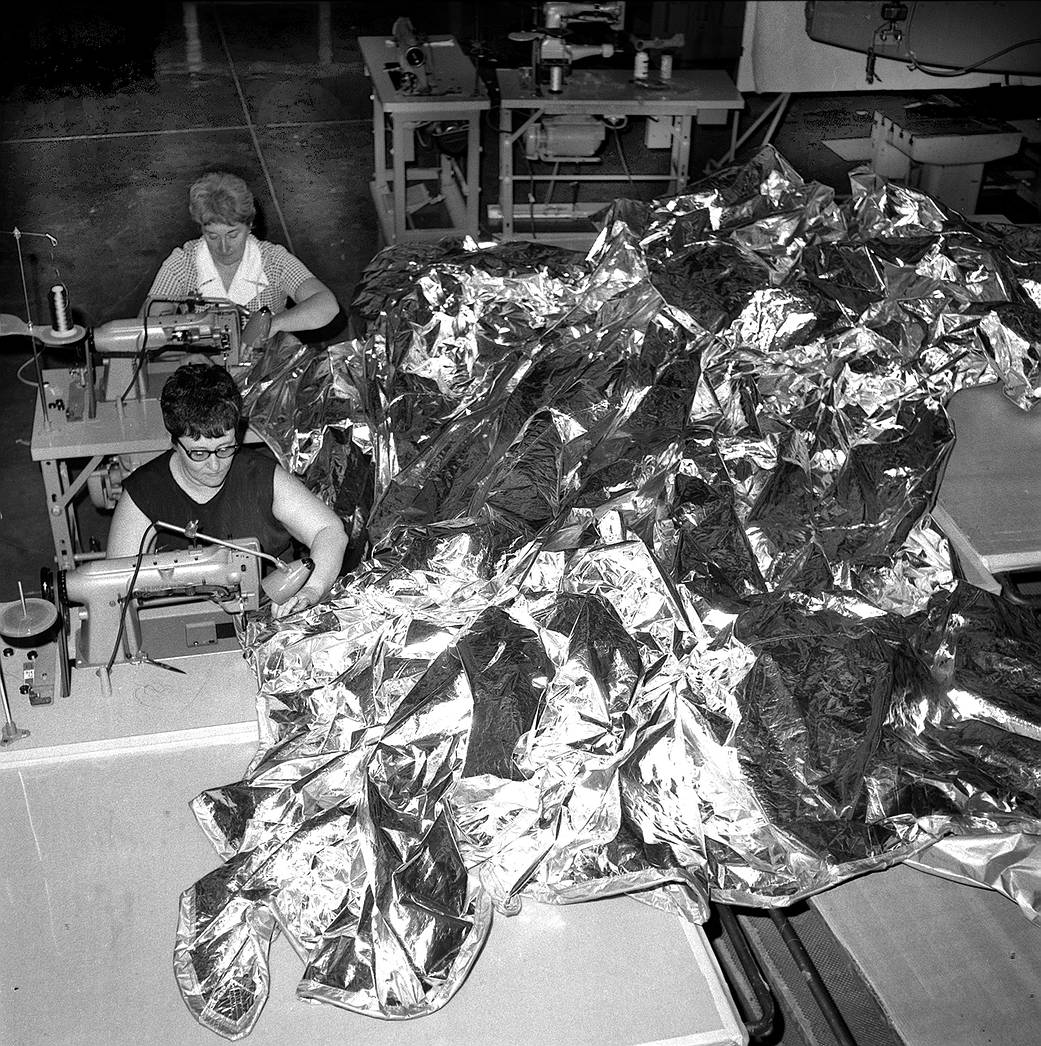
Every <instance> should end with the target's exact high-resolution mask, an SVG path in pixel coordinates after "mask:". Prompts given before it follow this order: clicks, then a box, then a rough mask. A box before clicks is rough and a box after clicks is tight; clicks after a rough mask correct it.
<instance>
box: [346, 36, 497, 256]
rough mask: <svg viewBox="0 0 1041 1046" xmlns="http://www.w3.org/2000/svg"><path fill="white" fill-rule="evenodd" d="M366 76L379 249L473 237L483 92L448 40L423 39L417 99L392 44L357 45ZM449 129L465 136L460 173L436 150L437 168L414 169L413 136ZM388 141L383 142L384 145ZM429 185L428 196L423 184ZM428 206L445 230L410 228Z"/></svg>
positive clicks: (362, 41) (367, 41) (376, 39)
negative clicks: (438, 213)
mask: <svg viewBox="0 0 1041 1046" xmlns="http://www.w3.org/2000/svg"><path fill="white" fill-rule="evenodd" d="M358 46H359V47H360V48H361V54H362V60H363V61H364V63H365V69H366V72H367V73H368V74H369V77H370V79H371V80H372V134H373V146H374V151H375V157H376V163H375V174H374V177H373V180H372V182H371V183H370V186H369V187H370V190H371V192H372V200H373V203H374V204H375V206H376V215H377V217H378V218H379V224H380V232H381V233H382V238H383V243H384V244H390V243H401V242H405V241H410V240H439V239H441V238H442V237H444V236H447V235H452V234H456V235H461V234H462V233H469V234H470V235H472V236H476V235H477V234H478V225H479V219H480V211H479V204H478V200H479V194H480V178H481V175H480V160H481V139H480V135H481V114H482V113H483V112H485V111H486V110H487V109H488V108H489V106H490V102H489V101H488V95H487V92H486V91H485V89H484V84H483V83H482V82H481V79H480V77H479V76H478V75H477V70H476V69H475V68H474V66H473V64H472V63H471V62H470V60H469V59H468V58H467V57H466V55H465V54H463V51H462V49H461V48H460V47H459V44H458V43H456V41H455V39H454V38H453V37H451V36H430V37H427V38H426V39H425V41H424V43H423V49H424V52H425V54H426V65H425V74H424V75H425V76H426V78H427V80H428V84H427V87H426V89H424V90H423V91H422V92H420V91H419V90H417V89H416V88H415V87H414V86H410V84H411V83H412V81H411V80H410V79H409V78H408V76H407V66H406V67H405V68H404V70H403V68H402V65H401V55H400V53H399V49H398V46H397V45H396V44H395V42H394V40H393V39H390V38H385V37H382V36H361V37H359V38H358ZM445 124H452V125H456V126H457V127H458V125H463V126H465V128H466V144H465V153H466V159H465V162H466V167H465V171H464V169H463V168H462V167H461V166H460V164H459V163H458V162H457V160H456V159H455V158H454V157H453V156H451V155H449V154H448V153H447V152H446V151H444V150H441V151H440V156H439V161H438V164H437V166H436V167H419V166H416V163H415V160H416V141H415V138H416V131H417V130H418V129H420V128H424V127H436V126H438V125H441V126H442V127H443V125H445ZM388 139H389V141H388ZM430 182H435V183H436V186H437V193H436V195H435V196H431V195H430V193H429V191H428V189H427V187H426V186H427V183H430ZM435 202H438V203H441V204H443V206H444V208H445V209H446V210H447V212H448V215H449V220H450V224H449V225H447V226H445V225H441V226H438V227H428V226H425V225H424V226H417V225H416V224H414V223H413V222H412V220H411V215H412V214H413V213H414V212H416V211H418V210H421V209H423V208H424V207H426V206H429V205H431V204H433V203H435Z"/></svg>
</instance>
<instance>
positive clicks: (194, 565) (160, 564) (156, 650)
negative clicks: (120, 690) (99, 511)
mask: <svg viewBox="0 0 1041 1046" xmlns="http://www.w3.org/2000/svg"><path fill="white" fill-rule="evenodd" d="M235 544H237V545H239V546H241V547H242V548H243V549H252V550H253V551H259V545H258V543H257V542H256V540H255V539H253V538H245V539H240V540H238V541H236V542H235ZM259 594H260V570H259V560H258V559H257V558H256V556H254V555H252V554H250V553H249V552H246V551H242V552H240V551H238V550H236V549H229V548H224V547H222V546H219V545H211V546H207V547H204V548H190V549H184V550H179V551H176V552H159V553H149V554H146V555H145V556H143V557H141V562H140V566H138V562H137V557H136V556H128V557H126V558H120V559H99V560H94V561H92V562H90V563H86V564H84V565H83V566H81V567H77V568H76V569H75V570H70V571H66V572H64V574H63V575H62V576H61V577H60V579H59V583H58V598H59V604H61V605H60V606H59V611H60V612H61V613H63V614H64V615H65V620H67V621H68V623H69V630H70V632H71V635H72V639H73V649H74V650H75V661H76V665H77V666H79V667H85V666H87V665H104V664H107V663H108V661H109V658H110V657H111V656H112V651H113V648H116V661H117V662H119V661H134V660H140V659H141V658H142V657H146V656H147V657H148V658H154V659H163V658H170V657H177V656H179V655H186V654H202V653H212V652H215V651H218V650H234V649H238V646H239V644H238V639H237V637H236V631H235V617H236V615H241V614H243V613H244V612H245V611H247V610H256V609H257V608H258V604H259ZM124 603H126V608H125V611H124ZM72 604H80V605H78V606H75V605H72Z"/></svg>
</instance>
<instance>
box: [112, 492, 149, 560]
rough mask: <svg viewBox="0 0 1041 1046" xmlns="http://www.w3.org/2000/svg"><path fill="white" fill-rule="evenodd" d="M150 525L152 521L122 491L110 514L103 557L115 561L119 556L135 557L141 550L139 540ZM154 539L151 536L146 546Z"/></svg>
mask: <svg viewBox="0 0 1041 1046" xmlns="http://www.w3.org/2000/svg"><path fill="white" fill-rule="evenodd" d="M151 525H152V521H151V520H150V519H149V518H148V517H147V516H146V515H145V514H144V513H143V512H142V511H141V510H140V509H139V508H138V507H137V505H136V504H135V503H134V499H133V498H132V497H131V496H130V495H129V494H128V493H127V492H126V491H123V494H122V495H121V496H120V499H119V501H117V502H116V508H115V511H114V512H113V513H112V523H111V525H110V526H109V528H108V545H107V546H106V548H105V557H106V558H107V559H117V558H119V557H121V556H136V555H137V553H138V551H139V550H140V548H141V539H142V538H143V537H144V534H145V531H146V530H147V529H148V528H149V527H150V526H151ZM155 537H156V536H155V534H153V535H152V537H151V539H150V540H149V541H148V545H151V544H152V543H153V542H154V541H155ZM146 547H147V546H146Z"/></svg>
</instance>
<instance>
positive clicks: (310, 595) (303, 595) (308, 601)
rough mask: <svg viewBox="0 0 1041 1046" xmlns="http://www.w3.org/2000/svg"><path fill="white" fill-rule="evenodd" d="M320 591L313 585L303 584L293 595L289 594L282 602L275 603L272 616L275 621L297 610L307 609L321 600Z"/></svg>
mask: <svg viewBox="0 0 1041 1046" xmlns="http://www.w3.org/2000/svg"><path fill="white" fill-rule="evenodd" d="M322 595H323V593H322V591H321V590H320V589H319V588H318V587H317V586H315V585H304V587H303V588H302V589H300V591H299V592H297V594H296V595H295V596H291V597H290V598H289V599H287V600H286V601H285V602H284V603H279V604H276V605H275V608H274V610H273V612H272V613H273V616H274V618H275V620H276V621H278V620H280V619H281V618H283V617H288V616H289V615H290V614H295V613H297V611H299V610H307V609H308V608H309V607H313V606H316V605H317V604H318V603H320V602H321V601H322Z"/></svg>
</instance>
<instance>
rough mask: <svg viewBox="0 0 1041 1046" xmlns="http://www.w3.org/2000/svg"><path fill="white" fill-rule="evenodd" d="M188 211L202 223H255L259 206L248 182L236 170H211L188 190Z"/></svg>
mask: <svg viewBox="0 0 1041 1046" xmlns="http://www.w3.org/2000/svg"><path fill="white" fill-rule="evenodd" d="M188 213H189V214H190V215H191V216H192V218H193V219H194V220H195V221H197V222H198V223H199V225H210V224H212V223H214V222H217V223H220V224H222V225H237V224H238V223H239V222H242V223H243V224H244V225H252V224H253V219H254V217H256V213H257V208H256V204H255V203H254V202H253V193H251V192H250V190H249V186H248V185H247V184H246V183H245V182H244V181H243V180H242V179H241V178H240V177H239V176H238V175H237V174H228V173H227V172H226V171H210V173H209V174H204V175H203V176H202V177H201V178H200V179H199V180H198V181H196V182H193V183H192V187H191V188H190V189H189V190H188Z"/></svg>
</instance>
